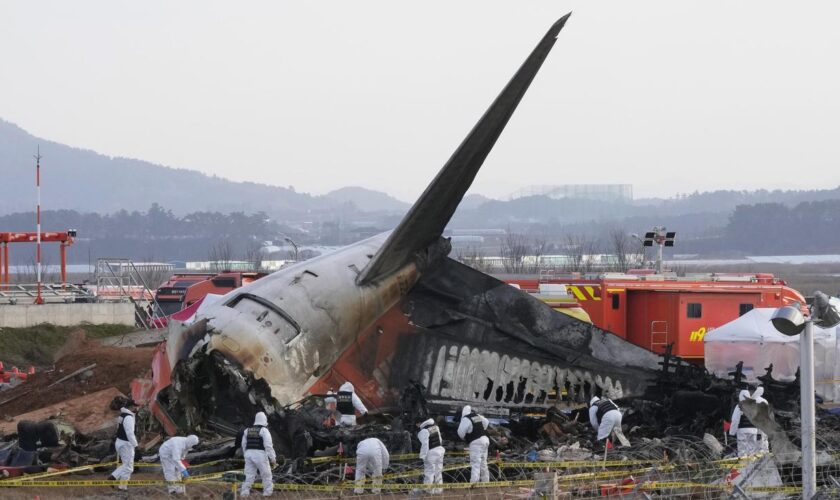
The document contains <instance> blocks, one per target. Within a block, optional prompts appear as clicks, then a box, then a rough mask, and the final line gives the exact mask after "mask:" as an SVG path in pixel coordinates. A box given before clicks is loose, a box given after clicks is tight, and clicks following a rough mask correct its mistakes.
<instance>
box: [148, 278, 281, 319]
mask: <svg viewBox="0 0 840 500" xmlns="http://www.w3.org/2000/svg"><path fill="white" fill-rule="evenodd" d="M266 274H267V273H258V272H236V271H225V272H221V273H178V274H173V275H172V277H171V278H169V280H168V281H167V282H166V283H164V284H162V285H161V286H160V287H159V288H158V289H157V292H155V299H156V300H157V303H158V306H159V307H160V310H161V313H162V314H161V316H170V315H172V314H174V313H176V312H178V311H180V310H182V309H186V308H187V307H189V306H191V305H193V304H194V303H196V302H197V301H199V300H201V299H203V298H204V296H206V295H207V294H208V293H214V294H218V295H224V294H226V293H228V292H229V291H231V290H233V289H235V288H239V287H241V286H242V285H246V284H248V283H251V282H252V281H256V280H258V279H260V278H262V277H263V276H266Z"/></svg>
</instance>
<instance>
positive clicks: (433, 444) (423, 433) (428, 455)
mask: <svg viewBox="0 0 840 500" xmlns="http://www.w3.org/2000/svg"><path fill="white" fill-rule="evenodd" d="M417 427H419V428H420V431H419V432H418V433H417V439H419V440H420V460H422V461H423V484H443V455H444V453H445V452H446V450H445V449H444V448H443V437H442V436H441V435H440V428H439V427H438V426H437V424H435V421H434V419H431V418H430V419H427V420H424V421H422V422H418V423H417ZM431 493H432V494H433V495H438V494H440V493H443V489H441V488H434V489H432V490H431Z"/></svg>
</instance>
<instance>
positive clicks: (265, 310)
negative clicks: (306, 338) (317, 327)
mask: <svg viewBox="0 0 840 500" xmlns="http://www.w3.org/2000/svg"><path fill="white" fill-rule="evenodd" d="M225 305H226V306H228V307H230V308H232V309H236V310H237V311H241V312H242V313H244V314H246V315H249V316H252V317H253V318H254V321H256V322H257V323H259V324H260V327H261V328H263V329H265V330H266V331H268V332H271V333H272V334H274V335H278V336H279V337H280V338H281V339H282V340H283V342H285V343H287V344H288V343H289V342H291V341H292V340H293V339H294V338H295V337H297V336H298V335H299V334H300V325H298V324H297V322H296V321H295V320H294V319H292V317H291V316H289V315H288V314H287V313H286V312H285V311H283V310H282V309H280V308H279V307H277V306H276V305H274V304H273V303H272V302H271V301H269V300H266V299H264V298H262V297H259V296H257V295H253V294H250V293H241V294H239V295H237V296H236V297H234V298H232V299H231V300H230V301H228V302H227V304H225Z"/></svg>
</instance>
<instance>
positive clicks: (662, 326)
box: [650, 321, 668, 352]
mask: <svg viewBox="0 0 840 500" xmlns="http://www.w3.org/2000/svg"><path fill="white" fill-rule="evenodd" d="M667 345H668V322H667V321H651V322H650V350H651V351H653V352H664V350H665V348H666V346H667ZM656 348H659V350H657V349H656Z"/></svg>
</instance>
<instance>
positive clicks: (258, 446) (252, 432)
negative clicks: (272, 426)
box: [245, 425, 265, 451]
mask: <svg viewBox="0 0 840 500" xmlns="http://www.w3.org/2000/svg"><path fill="white" fill-rule="evenodd" d="M262 429H263V426H261V425H256V426H254V427H249V428H248V430H247V431H246V432H245V449H246V450H263V451H265V445H263V440H262V436H260V431H261V430H262Z"/></svg>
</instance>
